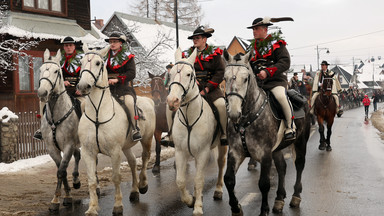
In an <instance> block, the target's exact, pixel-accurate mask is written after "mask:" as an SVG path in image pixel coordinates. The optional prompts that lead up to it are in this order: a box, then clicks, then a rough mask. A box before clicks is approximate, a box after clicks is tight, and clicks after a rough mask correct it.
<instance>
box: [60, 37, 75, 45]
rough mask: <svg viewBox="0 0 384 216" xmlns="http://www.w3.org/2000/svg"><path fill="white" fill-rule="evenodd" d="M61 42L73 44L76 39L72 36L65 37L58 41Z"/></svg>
mask: <svg viewBox="0 0 384 216" xmlns="http://www.w3.org/2000/svg"><path fill="white" fill-rule="evenodd" d="M60 43H61V44H75V43H76V41H75V40H74V39H73V38H72V37H65V38H64V39H63V40H61V42H60Z"/></svg>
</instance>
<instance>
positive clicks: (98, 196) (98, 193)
mask: <svg viewBox="0 0 384 216" xmlns="http://www.w3.org/2000/svg"><path fill="white" fill-rule="evenodd" d="M96 194H97V198H98V199H100V196H101V195H100V188H96Z"/></svg>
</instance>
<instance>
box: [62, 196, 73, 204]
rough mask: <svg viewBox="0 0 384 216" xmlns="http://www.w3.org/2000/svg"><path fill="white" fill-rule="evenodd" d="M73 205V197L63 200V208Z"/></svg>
mask: <svg viewBox="0 0 384 216" xmlns="http://www.w3.org/2000/svg"><path fill="white" fill-rule="evenodd" d="M69 205H72V197H66V198H64V200H63V206H69Z"/></svg>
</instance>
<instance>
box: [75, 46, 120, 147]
mask: <svg viewBox="0 0 384 216" xmlns="http://www.w3.org/2000/svg"><path fill="white" fill-rule="evenodd" d="M89 54H94V56H92V58H91V59H90V58H89V56H88V55H89ZM95 55H98V56H100V58H101V59H103V57H102V56H101V55H100V54H99V53H97V52H88V53H85V54H84V58H85V57H86V56H87V62H86V64H85V65H84V66H86V65H87V64H88V63H90V62H91V61H92V60H93V58H94V57H95ZM101 62H102V64H101V67H100V70H99V73H98V74H97V77H96V76H95V75H94V74H93V73H92V71H91V68H90V69H82V70H81V72H80V79H81V76H82V75H83V73H84V72H88V73H89V74H91V75H92V77H93V79H94V86H95V87H97V88H99V89H101V90H102V94H101V98H100V101H99V103H98V105H97V106H96V105H95V103H94V102H93V101H92V99H91V97H89V95H87V96H88V98H89V101H90V102H91V104H92V106H93V108H94V109H95V112H96V120H93V119H91V118H90V117H89V116H88V115H87V113H86V112H85V110H84V115H85V116H86V117H87V118H88V119H89V120H90V121H91V122H93V124H95V127H96V144H97V147H98V149H99V152H100V153H101V149H100V144H99V126H100V125H101V124H105V123H107V122H109V121H111V120H112V119H113V117H114V116H115V103H114V101H113V97H111V99H112V106H113V114H112V116H111V118H109V119H108V120H106V121H103V122H100V121H99V112H100V106H101V102H102V101H103V98H104V94H105V91H106V90H107V89H108V88H109V85H107V86H99V85H97V82H98V81H99V78H100V76H101V75H102V73H103V72H104V62H103V61H101Z"/></svg>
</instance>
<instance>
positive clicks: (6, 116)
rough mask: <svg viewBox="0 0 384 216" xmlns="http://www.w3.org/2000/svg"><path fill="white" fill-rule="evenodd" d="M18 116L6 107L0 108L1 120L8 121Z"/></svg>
mask: <svg viewBox="0 0 384 216" xmlns="http://www.w3.org/2000/svg"><path fill="white" fill-rule="evenodd" d="M18 118H19V117H18V116H17V115H16V114H15V113H13V112H12V111H10V110H9V109H8V107H3V108H2V109H1V110H0V121H1V122H8V121H9V120H11V119H18Z"/></svg>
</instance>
